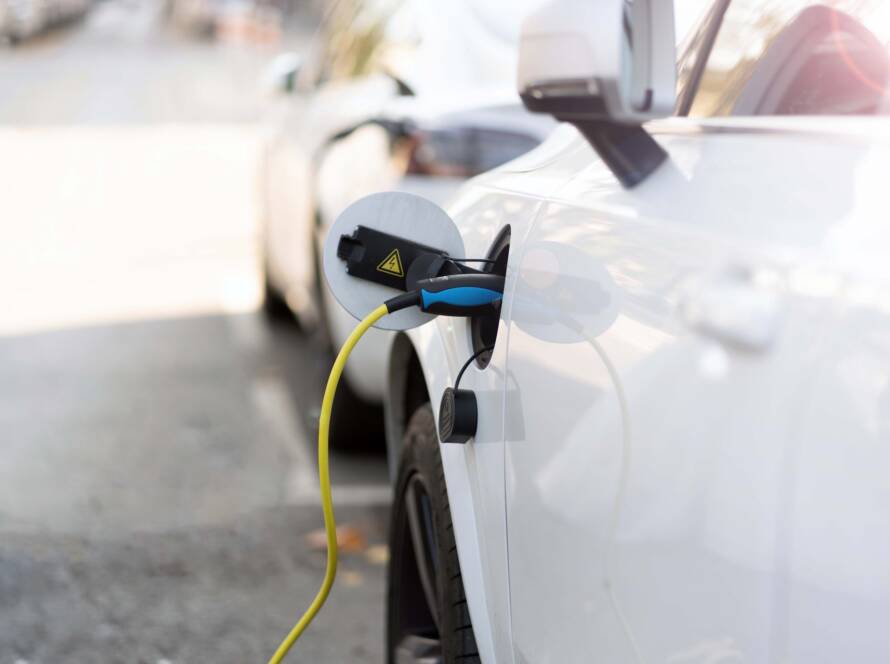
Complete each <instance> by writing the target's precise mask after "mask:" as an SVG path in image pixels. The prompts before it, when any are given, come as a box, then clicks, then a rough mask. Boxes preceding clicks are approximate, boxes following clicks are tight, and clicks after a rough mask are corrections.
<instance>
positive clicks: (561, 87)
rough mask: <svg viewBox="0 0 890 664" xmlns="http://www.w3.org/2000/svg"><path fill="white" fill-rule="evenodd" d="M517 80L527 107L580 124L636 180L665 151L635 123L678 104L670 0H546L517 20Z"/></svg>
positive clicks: (615, 166) (626, 179) (621, 173)
mask: <svg viewBox="0 0 890 664" xmlns="http://www.w3.org/2000/svg"><path fill="white" fill-rule="evenodd" d="M517 84H518V88H519V95H520V97H521V98H522V101H523V103H524V104H525V106H526V107H527V108H528V109H529V110H531V111H533V112H538V113H549V114H550V115H553V116H554V117H555V118H556V119H558V120H561V121H566V122H570V123H572V124H574V125H575V126H576V127H578V128H579V130H581V132H582V133H583V134H584V136H585V137H586V138H587V139H588V140H589V141H590V142H591V143H592V144H593V146H594V148H596V150H597V152H598V153H599V154H600V156H601V157H603V159H604V160H605V161H606V162H607V163H608V164H609V166H610V167H611V168H612V170H613V171H615V173H616V175H617V176H618V177H619V179H620V180H621V181H622V183H623V184H624V185H625V186H634V185H635V184H638V183H639V182H642V180H644V179H645V178H646V177H648V175H649V174H651V172H652V171H654V170H655V168H657V167H658V165H660V164H661V163H662V162H663V161H664V159H665V158H666V156H667V155H666V154H665V153H664V151H663V150H662V149H661V148H660V147H659V146H658V145H657V144H656V143H655V142H654V141H653V140H652V138H651V137H650V136H649V135H648V134H647V133H646V132H645V131H644V130H643V129H642V127H641V125H642V124H643V123H644V122H646V121H648V120H652V119H656V118H662V117H667V116H669V115H671V114H672V113H673V110H674V105H675V103H676V47H675V35H674V8H673V0H597V1H596V2H594V1H592V0H591V1H589V2H577V0H551V2H549V3H547V4H545V5H543V6H542V7H541V8H540V9H538V10H537V11H536V12H534V13H532V14H531V15H530V16H529V17H528V18H526V19H525V21H524V23H523V25H522V32H521V37H520V44H519V73H518V80H517ZM628 159H629V160H630V161H629V162H628Z"/></svg>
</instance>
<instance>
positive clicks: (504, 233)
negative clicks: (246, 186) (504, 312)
mask: <svg viewBox="0 0 890 664" xmlns="http://www.w3.org/2000/svg"><path fill="white" fill-rule="evenodd" d="M509 254H510V227H509V226H505V227H504V228H503V229H502V230H501V232H500V233H499V234H498V236H497V239H495V241H494V243H493V244H492V245H491V249H490V250H489V252H488V255H487V256H486V257H485V258H488V259H491V260H493V261H494V262H493V263H485V264H484V267H483V268H482V269H483V270H484V271H485V272H492V273H494V274H498V275H500V276H502V277H503V276H506V275H507V259H508V257H509ZM499 319H500V316H499V315H498V314H486V315H484V316H473V317H472V318H471V319H470V340H471V342H472V344H473V352H474V353H478V352H479V351H481V350H482V349H483V348H489V347H491V348H493V347H494V344H495V341H496V340H497V336H498V320H499ZM490 361H491V353H490V352H488V353H482V354H481V355H479V356H478V357H477V358H476V365H477V366H478V367H479V368H480V369H484V368H485V367H487V366H488V363H489V362H490Z"/></svg>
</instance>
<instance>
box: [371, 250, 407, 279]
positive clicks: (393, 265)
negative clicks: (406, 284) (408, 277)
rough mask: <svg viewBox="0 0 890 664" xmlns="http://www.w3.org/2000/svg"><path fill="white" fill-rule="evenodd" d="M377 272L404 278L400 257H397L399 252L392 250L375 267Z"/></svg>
mask: <svg viewBox="0 0 890 664" xmlns="http://www.w3.org/2000/svg"><path fill="white" fill-rule="evenodd" d="M377 271H378V272H385V273H386V274H392V275H395V276H397V277H404V276H405V271H404V270H403V269H402V257H401V256H399V250H398V249H393V250H392V251H390V252H389V255H388V256H387V257H386V258H384V259H383V261H382V262H381V263H380V265H378V266H377Z"/></svg>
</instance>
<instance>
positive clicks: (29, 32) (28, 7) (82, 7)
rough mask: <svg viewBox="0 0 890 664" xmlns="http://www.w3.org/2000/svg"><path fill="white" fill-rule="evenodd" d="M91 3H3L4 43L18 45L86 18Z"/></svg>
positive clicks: (57, 0)
mask: <svg viewBox="0 0 890 664" xmlns="http://www.w3.org/2000/svg"><path fill="white" fill-rule="evenodd" d="M89 8H90V0H0V40H7V41H9V42H12V43H17V42H20V41H22V40H25V39H28V38H29V37H33V36H34V35H37V34H39V33H40V32H42V31H43V30H46V29H48V28H53V27H55V26H58V25H62V24H64V23H67V22H69V21H73V20H76V19H78V18H81V17H82V16H84V15H85V14H86V13H87V11H89Z"/></svg>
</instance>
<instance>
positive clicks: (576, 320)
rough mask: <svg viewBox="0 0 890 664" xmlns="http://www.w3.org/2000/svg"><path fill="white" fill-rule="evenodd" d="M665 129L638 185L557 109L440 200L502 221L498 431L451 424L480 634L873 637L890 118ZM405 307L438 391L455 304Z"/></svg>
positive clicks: (888, 390)
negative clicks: (530, 137) (459, 440)
mask: <svg viewBox="0 0 890 664" xmlns="http://www.w3.org/2000/svg"><path fill="white" fill-rule="evenodd" d="M705 126H706V127H707V125H705ZM654 130H655V131H656V137H657V140H659V142H661V143H662V145H664V146H665V147H666V149H667V150H668V152H669V153H670V155H671V162H670V163H669V164H668V165H666V166H665V167H664V168H662V169H661V170H660V171H659V172H658V173H656V175H655V176H654V177H653V178H651V179H650V180H649V181H648V182H646V183H644V184H643V185H642V186H640V187H638V188H636V189H633V190H630V191H628V190H624V189H622V188H621V187H619V186H618V185H617V184H616V183H615V181H614V178H613V177H612V175H611V174H610V173H609V172H608V171H607V170H606V169H605V168H604V167H603V166H602V165H601V164H600V163H599V162H598V161H597V160H596V159H595V157H594V155H593V153H592V151H590V149H589V148H588V147H587V146H586V144H584V143H583V142H582V141H581V140H580V139H576V140H575V141H574V142H573V143H571V144H569V145H568V146H565V136H564V135H560V136H555V137H554V140H561V141H563V146H561V147H560V149H558V150H556V153H557V154H556V155H554V154H553V150H552V149H551V150H550V152H549V153H548V148H552V146H548V145H545V146H543V148H542V149H541V151H540V153H539V154H540V155H541V163H540V166H539V167H538V168H537V169H536V167H535V163H534V159H535V155H534V153H533V154H532V155H531V156H530V157H528V158H526V159H525V160H524V163H523V164H522V169H521V170H522V171H523V173H516V172H508V169H504V170H502V171H500V172H496V173H493V174H490V175H488V176H485V177H483V178H481V179H479V180H477V181H475V182H473V183H471V185H470V186H468V187H467V188H465V190H464V192H463V194H462V195H461V196H460V197H459V198H458V200H457V201H456V203H455V204H454V206H453V207H452V211H453V213H454V215H455V218H456V219H457V221H458V223H459V225H460V227H461V231H462V233H463V234H464V238H465V242H466V244H467V246H468V250H469V249H470V248H473V249H475V248H477V247H484V246H485V243H486V242H490V240H491V239H493V235H494V234H495V233H496V229H497V228H498V227H499V226H501V225H503V224H504V223H505V222H506V221H507V219H509V220H510V221H509V223H511V225H512V226H513V230H514V233H513V243H512V249H511V259H510V271H509V276H508V283H507V300H506V302H505V310H504V314H503V316H504V319H505V320H504V321H502V327H501V331H500V334H499V338H498V349H497V353H496V361H495V362H494V363H493V364H492V366H491V367H490V368H489V369H486V370H485V371H482V372H480V371H478V370H474V371H472V372H469V373H468V376H467V379H465V380H468V382H467V386H468V387H470V386H472V387H473V388H474V389H477V390H480V391H486V392H485V393H486V395H487V390H502V400H501V401H500V402H498V400H497V399H496V398H495V399H490V400H489V399H488V396H486V399H485V404H486V405H484V406H482V409H483V413H482V414H481V415H480V417H481V418H482V422H483V423H488V422H489V419H488V418H489V416H492V417H493V416H494V415H495V414H496V413H502V415H503V426H502V427H500V431H501V432H502V434H503V437H504V438H503V441H504V442H503V444H502V445H499V444H498V442H497V441H496V440H494V439H493V438H492V437H493V436H496V432H497V429H496V428H490V427H489V424H484V425H483V426H482V427H481V428H480V439H479V440H477V441H472V442H471V443H470V444H468V445H466V446H461V447H458V446H445V447H443V454H444V456H445V460H446V461H445V469H446V478H447V480H448V484H449V496H450V497H451V500H452V504H453V516H454V518H455V526H456V529H457V534H458V546H459V552H460V557H461V564H462V566H463V567H464V568H465V573H466V571H467V570H471V572H470V577H469V578H470V579H472V584H471V585H470V586H468V587H467V594H468V596H469V598H470V604H471V613H472V615H473V620H474V625H475V626H476V627H477V630H478V631H481V632H482V633H483V634H486V635H489V636H486V637H485V638H484V641H485V643H486V645H485V650H484V653H483V661H485V662H511V661H515V662H517V663H526V662H528V663H531V662H534V663H536V664H537V663H539V662H544V663H546V662H574V661H609V662H647V663H648V662H672V663H681V662H682V663H701V664H705V663H713V662H721V663H722V662H766V661H773V662H797V663H802V662H806V663H808V664H809V663H811V662H839V661H856V662H885V661H888V660H890V632H888V631H887V630H886V627H885V622H886V620H885V619H886V616H887V615H890V571H888V570H890V565H888V564H887V561H888V559H890V511H888V508H887V505H888V504H890V501H888V499H890V473H888V472H887V469H888V468H890V433H888V432H890V424H888V423H890V417H888V416H887V415H886V411H887V406H888V403H890V398H888V396H887V395H888V394H890V387H888V385H890V379H888V376H890V373H888V370H890V344H888V342H887V341H886V339H887V338H890V335H888V326H887V323H888V320H887V317H888V313H890V278H888V277H890V267H888V265H890V263H888V262H887V260H886V256H887V255H888V248H890V242H888V240H890V219H888V217H887V214H886V211H887V204H886V200H887V199H886V183H885V179H886V173H888V172H890V142H888V141H887V135H888V125H887V124H886V123H885V122H881V121H870V120H850V119H837V118H831V119H812V120H803V119H800V121H799V122H796V123H795V124H794V125H793V127H792V126H790V125H788V121H787V120H785V119H776V120H774V121H770V120H757V121H753V120H752V121H744V122H743V121H739V120H736V121H732V122H726V123H723V127H722V129H721V131H719V132H718V131H713V132H702V131H700V130H699V129H698V127H697V126H696V125H694V124H693V122H692V121H691V120H683V119H677V120H672V121H669V122H665V123H659V125H658V126H657V127H655V128H654ZM766 130H770V131H766ZM433 333H435V334H436V335H437V336H438V337H439V339H440V341H439V342H438V343H437V344H434V343H433V341H431V340H430V338H429V336H430V335H431V334H433ZM412 334H414V333H412ZM416 334H417V339H415V341H416V342H417V340H418V339H423V343H418V348H420V349H421V352H422V353H423V349H424V348H426V347H430V346H433V345H437V346H439V347H440V348H441V349H442V350H441V351H440V352H437V353H435V354H431V355H429V356H427V355H424V354H422V355H421V359H422V362H423V365H424V370H425V371H426V372H427V377H428V382H429V383H430V386H431V390H432V392H431V393H432V394H433V395H434V397H433V398H434V400H435V399H436V398H437V397H438V395H439V394H441V390H442V389H444V387H445V386H447V385H448V384H449V382H448V380H449V379H450V378H452V377H453V374H454V373H455V372H456V369H457V368H458V367H459V366H460V363H461V361H462V358H464V357H465V356H466V353H467V350H468V346H467V337H466V329H465V327H464V326H463V324H462V322H460V321H444V320H442V321H439V322H437V323H435V324H433V325H430V326H426V327H424V328H421V329H420V330H418V332H417V333H416ZM610 367H612V368H614V373H613V372H612V371H610ZM431 376H434V377H435V379H431V378H430V377H431ZM619 388H620V389H621V390H623V393H624V394H625V395H626V400H627V404H626V413H624V415H626V416H627V417H629V422H630V427H629V429H627V428H625V427H624V426H623V423H622V414H623V413H622V408H621V400H620V398H619V397H620V393H619ZM489 401H490V405H489ZM499 403H500V404H501V405H500V406H499V405H498V404H499ZM499 475H500V477H501V479H500V480H499ZM455 506H456V507H455ZM505 513H506V518H505V516H504V514H505ZM505 570H508V572H509V575H508V576H507V577H506V578H505ZM480 595H484V597H480ZM505 615H507V616H509V623H508V624H505V623H504V616H505ZM489 638H490V643H489Z"/></svg>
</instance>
